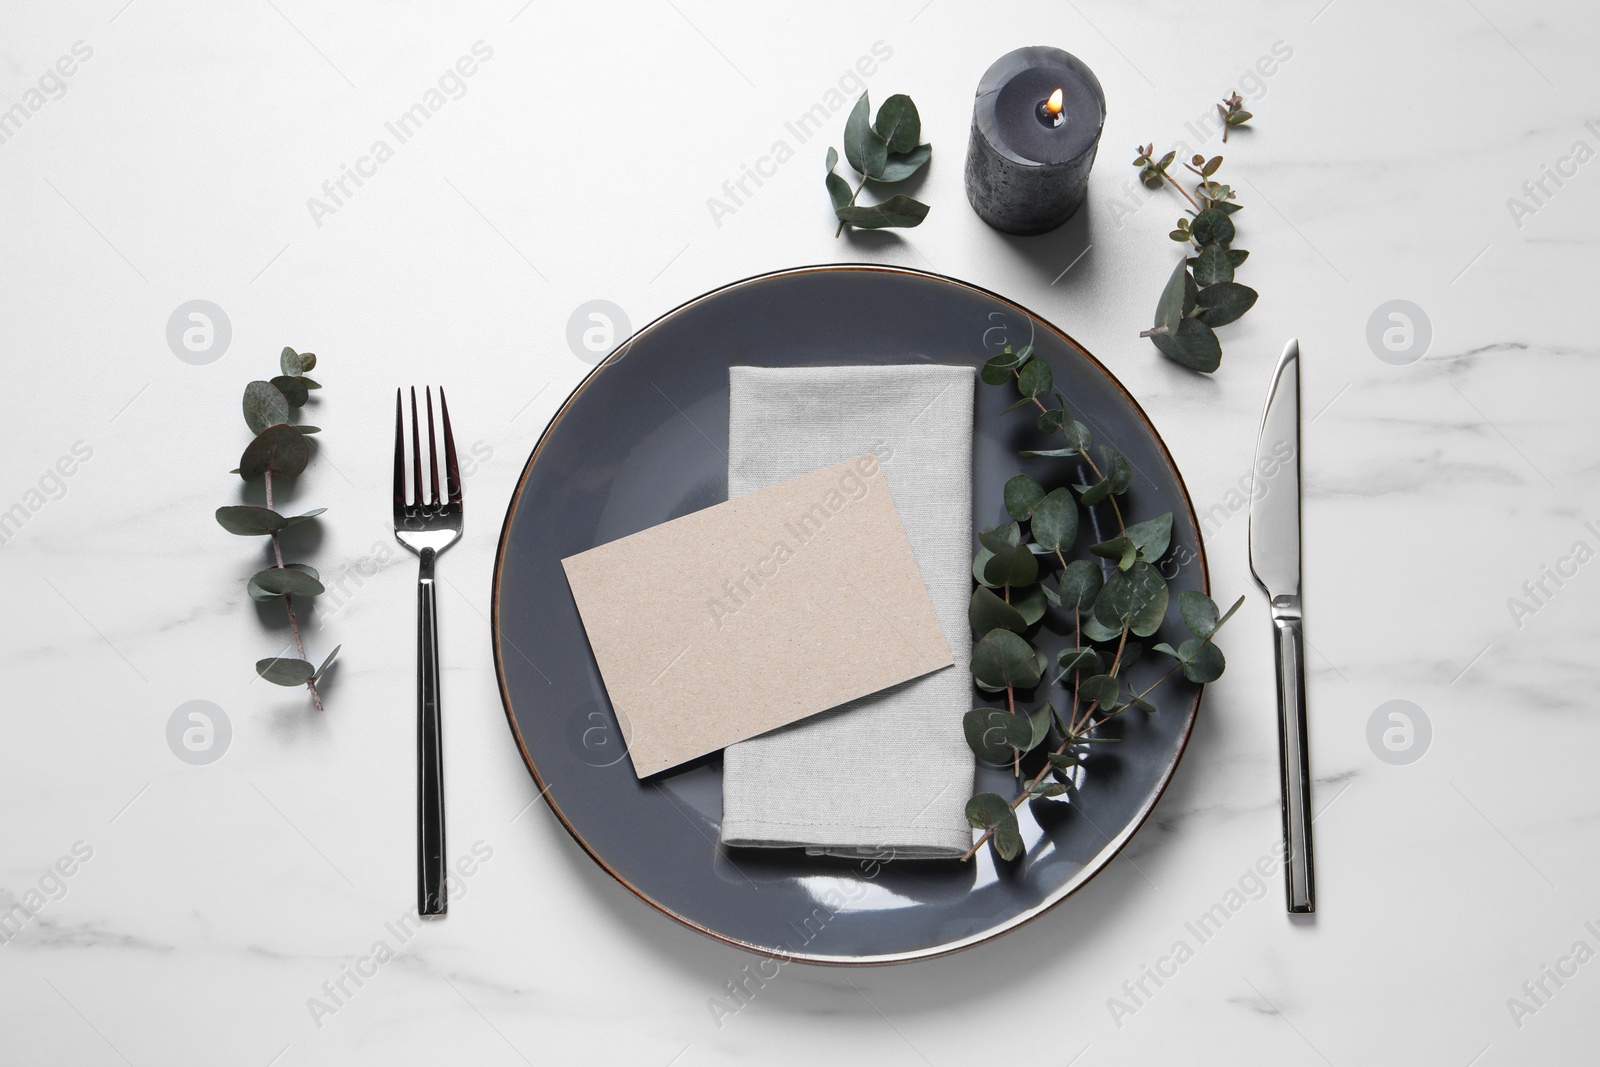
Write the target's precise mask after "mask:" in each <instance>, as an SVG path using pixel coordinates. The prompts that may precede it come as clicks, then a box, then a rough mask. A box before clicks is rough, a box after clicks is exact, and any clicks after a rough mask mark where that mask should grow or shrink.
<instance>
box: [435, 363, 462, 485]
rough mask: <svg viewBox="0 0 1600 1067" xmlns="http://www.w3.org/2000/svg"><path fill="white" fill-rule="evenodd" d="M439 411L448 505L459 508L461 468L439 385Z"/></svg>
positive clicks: (442, 387) (447, 406)
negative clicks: (457, 460) (441, 416)
mask: <svg viewBox="0 0 1600 1067" xmlns="http://www.w3.org/2000/svg"><path fill="white" fill-rule="evenodd" d="M439 413H440V414H442V415H443V416H444V477H445V488H446V489H448V490H449V491H450V506H451V507H452V508H454V509H455V510H457V511H460V510H461V470H460V468H459V467H458V466H457V465H456V437H455V434H453V433H451V432H450V405H449V404H446V403H445V402H444V386H442V385H441V386H439Z"/></svg>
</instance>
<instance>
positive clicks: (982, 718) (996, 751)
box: [961, 708, 1033, 767]
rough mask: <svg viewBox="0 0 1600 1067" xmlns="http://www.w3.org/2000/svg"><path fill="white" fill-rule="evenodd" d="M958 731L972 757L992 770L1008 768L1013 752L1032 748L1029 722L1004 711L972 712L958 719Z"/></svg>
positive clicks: (981, 709) (997, 709)
mask: <svg viewBox="0 0 1600 1067" xmlns="http://www.w3.org/2000/svg"><path fill="white" fill-rule="evenodd" d="M961 731H962V733H963V734H964V735H965V736H966V739H967V747H968V748H970V749H972V752H973V755H975V756H977V757H978V758H979V759H980V760H982V761H983V762H985V763H988V764H991V765H993V766H996V767H999V766H1004V765H1007V764H1010V763H1011V761H1012V760H1013V759H1014V758H1015V757H1016V753H1017V752H1020V751H1025V750H1027V749H1028V748H1031V747H1032V746H1031V745H1030V744H1029V741H1030V739H1031V738H1032V736H1033V727H1032V725H1031V723H1030V722H1029V720H1028V719H1026V718H1025V717H1023V716H1021V715H1013V714H1012V713H1011V712H1009V711H1007V710H1005V709H1004V708H973V709H972V710H971V711H969V712H967V713H966V715H964V716H962V719H961Z"/></svg>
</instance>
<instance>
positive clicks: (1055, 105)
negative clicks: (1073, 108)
mask: <svg viewBox="0 0 1600 1067" xmlns="http://www.w3.org/2000/svg"><path fill="white" fill-rule="evenodd" d="M1044 106H1045V107H1047V108H1049V109H1050V114H1052V115H1059V114H1061V90H1060V89H1057V90H1056V91H1055V92H1053V93H1051V94H1050V99H1048V100H1046V101H1045V102H1044Z"/></svg>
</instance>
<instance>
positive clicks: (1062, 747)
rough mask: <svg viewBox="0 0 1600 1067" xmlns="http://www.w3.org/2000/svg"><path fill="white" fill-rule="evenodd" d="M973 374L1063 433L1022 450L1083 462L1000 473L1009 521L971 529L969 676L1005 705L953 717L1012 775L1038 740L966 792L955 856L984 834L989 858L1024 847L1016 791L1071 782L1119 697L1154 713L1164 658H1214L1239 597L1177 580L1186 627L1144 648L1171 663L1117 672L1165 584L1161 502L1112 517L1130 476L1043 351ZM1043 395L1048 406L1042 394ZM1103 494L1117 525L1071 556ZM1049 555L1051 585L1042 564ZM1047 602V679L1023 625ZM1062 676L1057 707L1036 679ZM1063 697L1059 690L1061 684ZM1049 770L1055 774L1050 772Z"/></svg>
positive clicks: (1203, 675)
mask: <svg viewBox="0 0 1600 1067" xmlns="http://www.w3.org/2000/svg"><path fill="white" fill-rule="evenodd" d="M983 380H984V382H985V383H987V384H989V385H997V386H998V385H1009V386H1011V387H1013V388H1015V389H1016V390H1017V392H1018V394H1020V397H1021V399H1019V400H1018V401H1017V402H1016V403H1015V404H1013V405H1012V410H1015V409H1017V408H1021V407H1026V406H1029V405H1031V406H1032V407H1033V408H1034V409H1035V410H1036V411H1037V412H1038V414H1037V417H1036V419H1037V428H1038V430H1039V431H1040V432H1042V433H1046V434H1050V435H1054V434H1056V433H1059V434H1061V435H1062V437H1063V438H1064V444H1063V447H1060V448H1040V449H1029V450H1027V451H1024V452H1022V453H1021V455H1022V456H1024V457H1033V458H1040V457H1053V458H1061V459H1071V460H1078V459H1081V460H1082V461H1083V467H1080V468H1078V470H1079V473H1080V475H1081V473H1082V471H1083V469H1085V468H1086V469H1087V470H1088V471H1089V475H1090V480H1089V481H1087V482H1085V483H1081V484H1077V485H1072V486H1059V487H1056V488H1054V489H1049V490H1046V488H1045V486H1043V485H1041V484H1039V482H1037V481H1035V480H1034V479H1033V478H1032V477H1031V476H1029V475H1026V474H1018V475H1015V476H1014V477H1012V478H1011V479H1009V480H1008V481H1007V482H1006V485H1005V507H1006V512H1007V514H1008V515H1009V516H1010V518H1011V520H1012V521H1011V522H1009V523H1006V524H1004V525H1001V526H997V527H995V528H994V529H992V530H985V531H983V532H982V533H980V534H979V535H978V540H979V542H980V545H981V547H980V548H979V550H978V554H977V556H976V557H975V558H974V559H973V563H972V572H973V577H974V578H975V579H976V581H977V587H976V588H975V589H974V590H973V593H972V601H971V603H970V604H969V606H968V612H967V615H968V621H969V622H970V624H971V627H972V632H973V634H974V636H975V637H977V639H978V640H977V642H976V644H975V645H974V646H973V652H972V676H973V681H974V682H975V683H976V684H977V686H978V687H979V688H980V689H982V690H984V691H985V692H987V693H991V694H995V695H998V694H1000V693H1004V694H1005V707H1004V708H995V707H980V708H975V709H973V710H972V711H970V712H968V713H967V715H966V717H965V719H964V720H963V723H962V726H963V730H964V731H965V733H966V737H967V742H968V744H969V745H970V746H971V748H972V750H973V752H974V753H975V754H976V755H977V756H978V758H979V759H980V760H982V761H983V762H984V763H986V764H988V765H990V766H995V767H999V766H1004V765H1005V764H1010V767H1011V773H1012V777H1013V778H1014V779H1016V780H1019V781H1021V780H1022V778H1023V775H1022V758H1023V756H1024V755H1026V754H1028V753H1033V752H1038V753H1042V754H1043V755H1044V757H1045V758H1044V761H1043V764H1042V765H1041V766H1040V767H1039V768H1038V770H1037V771H1036V772H1034V773H1033V774H1032V775H1031V776H1030V777H1028V778H1027V780H1026V781H1025V783H1024V784H1023V786H1022V788H1021V790H1020V791H1019V792H1017V793H1016V794H1015V795H1013V796H1011V797H1009V798H1007V797H1003V796H1001V795H1000V794H998V793H993V792H980V793H978V794H977V795H975V796H973V797H972V799H971V800H969V801H968V802H967V812H966V814H967V821H968V822H970V823H971V824H972V825H973V826H974V827H975V828H977V829H979V830H981V831H982V833H981V834H980V835H979V837H978V840H977V841H976V842H974V844H973V846H972V848H971V849H969V850H968V851H967V853H966V857H964V858H971V857H972V856H973V855H975V854H976V853H977V851H978V850H979V849H980V848H982V847H983V845H984V844H986V843H991V842H992V843H993V845H994V848H995V851H996V852H997V853H998V854H999V856H1000V858H1002V859H1007V860H1009V859H1013V858H1015V857H1016V856H1017V855H1018V854H1020V852H1021V850H1022V836H1021V830H1020V826H1019V824H1018V821H1017V814H1016V813H1017V810H1018V809H1019V808H1020V807H1021V806H1022V804H1023V802H1024V801H1027V800H1035V799H1038V800H1043V799H1050V798H1059V797H1061V796H1064V795H1066V794H1067V793H1068V792H1069V791H1070V790H1071V789H1072V788H1073V787H1074V786H1075V784H1076V782H1077V779H1076V777H1075V776H1074V775H1073V771H1074V769H1075V768H1076V766H1077V764H1076V763H1075V762H1074V760H1075V759H1081V758H1082V757H1081V756H1078V757H1069V756H1068V753H1069V752H1071V751H1072V750H1073V749H1074V748H1076V747H1078V746H1085V745H1090V744H1095V743H1099V742H1103V741H1114V740H1117V739H1116V738H1103V737H1097V736H1095V732H1096V731H1097V730H1099V728H1100V727H1102V726H1104V725H1105V724H1106V723H1107V722H1109V721H1110V720H1111V719H1113V718H1115V717H1116V716H1118V715H1120V714H1122V713H1123V712H1124V711H1126V710H1127V709H1128V708H1138V709H1140V710H1141V711H1144V712H1146V713H1152V714H1153V713H1155V712H1156V707H1155V705H1153V704H1151V703H1150V702H1149V700H1148V699H1147V698H1148V696H1149V695H1150V693H1151V692H1152V691H1153V690H1154V689H1155V688H1156V687H1157V686H1159V685H1160V684H1161V683H1162V682H1163V681H1165V680H1166V679H1167V678H1170V677H1171V676H1172V675H1173V674H1175V673H1176V672H1178V671H1180V670H1181V671H1182V672H1183V674H1184V677H1186V678H1187V679H1188V680H1190V681H1191V682H1195V683H1197V684H1204V683H1206V682H1209V681H1213V680H1215V679H1216V678H1217V677H1219V676H1220V675H1221V674H1222V671H1223V669H1224V666H1225V661H1224V660H1223V658H1222V653H1221V652H1220V651H1219V650H1218V649H1217V648H1216V646H1215V644H1214V643H1213V641H1212V636H1213V635H1214V634H1215V632H1216V630H1217V629H1219V628H1220V627H1221V625H1222V624H1223V623H1224V622H1226V621H1227V620H1228V618H1229V617H1231V616H1232V614H1233V612H1234V611H1236V610H1237V609H1238V606H1239V605H1238V604H1237V603H1236V604H1235V605H1234V606H1233V607H1232V608H1230V609H1229V611H1228V613H1227V614H1226V615H1220V616H1219V613H1218V611H1217V606H1216V604H1215V603H1213V602H1212V600H1211V598H1210V597H1208V596H1207V595H1206V594H1204V593H1202V592H1199V591H1197V590H1185V591H1183V592H1181V593H1180V594H1178V598H1177V599H1178V607H1179V609H1180V614H1181V615H1182V617H1183V622H1184V625H1185V626H1186V627H1187V628H1188V630H1189V633H1190V637H1189V638H1188V639H1186V640H1185V641H1184V642H1183V644H1182V645H1181V646H1180V647H1179V648H1173V647H1172V646H1171V645H1170V644H1168V643H1166V642H1161V643H1159V644H1157V645H1155V646H1154V651H1155V652H1158V653H1161V654H1163V655H1168V656H1171V657H1172V658H1173V659H1174V660H1175V661H1176V662H1175V664H1174V666H1173V667H1172V668H1171V669H1170V670H1168V671H1167V672H1166V673H1165V674H1163V675H1162V676H1161V678H1160V679H1159V680H1158V681H1157V682H1156V683H1154V684H1153V685H1150V686H1147V687H1146V688H1145V689H1144V690H1143V691H1141V692H1134V691H1133V690H1131V689H1130V688H1128V687H1127V686H1126V685H1125V684H1124V682H1123V680H1122V677H1121V676H1122V673H1123V672H1124V671H1125V670H1126V669H1127V667H1128V666H1129V665H1130V664H1132V663H1133V662H1135V661H1136V660H1137V659H1138V658H1139V657H1140V656H1141V655H1142V654H1143V653H1144V647H1143V645H1142V644H1140V643H1139V642H1138V641H1136V640H1134V639H1135V638H1147V637H1151V636H1154V635H1155V634H1156V633H1157V632H1158V631H1159V630H1160V629H1161V628H1162V626H1163V625H1164V624H1165V620H1166V615H1167V610H1168V606H1169V603H1170V597H1171V593H1170V592H1169V590H1168V587H1167V582H1166V580H1165V579H1164V578H1163V577H1162V575H1161V573H1160V571H1159V570H1157V568H1156V566H1155V564H1157V563H1159V562H1160V561H1161V560H1162V559H1163V558H1165V556H1166V554H1167V551H1168V549H1169V547H1170V546H1171V541H1172V514H1171V513H1170V512H1168V513H1166V514H1163V515H1158V516H1156V517H1155V518H1151V519H1145V520H1143V521H1141V522H1135V523H1128V522H1126V521H1125V520H1124V510H1123V508H1122V506H1121V505H1120V504H1119V503H1118V497H1120V496H1121V495H1122V494H1124V493H1126V492H1127V491H1128V489H1129V486H1130V484H1131V482H1132V473H1131V468H1130V467H1129V465H1128V462H1127V460H1126V459H1125V458H1124V457H1123V456H1122V455H1121V454H1120V453H1119V452H1117V451H1116V450H1115V449H1113V448H1110V447H1109V446H1105V445H1102V446H1101V447H1100V450H1099V451H1100V455H1101V457H1102V460H1103V462H1102V463H1096V462H1095V460H1094V458H1093V456H1092V449H1093V435H1092V434H1091V433H1090V431H1089V428H1088V427H1087V426H1085V425H1083V424H1082V423H1081V422H1079V421H1078V420H1077V419H1076V418H1074V417H1073V416H1072V415H1071V414H1070V413H1069V412H1068V410H1067V405H1066V399H1065V398H1064V397H1063V396H1062V395H1061V394H1060V393H1059V392H1057V391H1056V389H1055V385H1054V377H1053V375H1052V373H1051V370H1050V367H1049V365H1048V364H1047V363H1046V362H1044V361H1043V360H1041V359H1037V358H1035V357H1034V355H1033V351H1032V349H1031V347H1029V348H1023V349H1021V350H1019V351H1015V352H1013V351H1012V350H1011V348H1010V347H1009V346H1008V347H1007V348H1006V349H1005V350H1004V351H1003V352H1001V353H1000V354H999V355H997V356H994V357H993V358H991V359H990V360H989V361H988V362H987V363H985V365H984V368H983ZM1049 399H1054V400H1055V401H1056V403H1057V405H1059V406H1050V405H1049V404H1047V402H1046V401H1047V400H1049ZM1103 502H1109V503H1110V504H1111V506H1112V508H1113V510H1114V513H1115V514H1116V517H1117V533H1116V535H1115V536H1113V537H1111V538H1109V539H1108V540H1105V541H1101V542H1099V543H1098V544H1094V545H1091V546H1089V553H1090V555H1091V556H1093V557H1098V559H1099V562H1095V561H1091V560H1090V559H1069V553H1070V552H1071V551H1072V550H1073V549H1074V548H1075V547H1076V545H1077V540H1078V533H1079V530H1080V527H1081V525H1082V522H1081V514H1082V513H1083V512H1085V511H1086V510H1087V509H1090V508H1093V507H1094V506H1095V505H1097V504H1100V503H1103ZM1041 560H1044V561H1045V563H1044V565H1043V566H1041V562H1040V561H1041ZM1057 565H1059V570H1058V571H1056V572H1055V574H1054V576H1053V577H1054V584H1053V585H1052V584H1050V582H1048V581H1046V580H1045V579H1046V578H1049V577H1051V576H1050V575H1047V574H1044V573H1043V571H1044V569H1045V568H1049V569H1051V570H1054V569H1055V567H1056V566H1057ZM1240 601H1241V602H1242V601H1243V598H1242V597H1241V598H1240ZM1052 608H1053V609H1056V610H1060V611H1063V612H1070V613H1071V617H1072V632H1073V642H1074V643H1073V647H1071V648H1066V649H1062V650H1061V651H1060V652H1058V653H1057V654H1056V657H1055V660H1056V666H1057V668H1058V669H1059V671H1060V673H1059V674H1057V675H1056V677H1055V678H1053V679H1051V680H1050V681H1048V682H1046V680H1045V677H1044V676H1045V672H1046V667H1047V666H1048V662H1049V661H1048V658H1047V657H1046V656H1045V655H1044V654H1043V653H1042V652H1041V651H1040V650H1039V649H1037V648H1036V647H1035V646H1034V644H1033V640H1032V638H1033V635H1034V634H1036V632H1037V628H1038V627H1039V625H1040V624H1041V622H1042V620H1043V618H1044V616H1045V615H1046V614H1047V613H1048V612H1049V611H1050V610H1051V609H1052ZM1069 678H1070V684H1069V685H1068V687H1067V692H1070V704H1069V705H1068V706H1067V708H1066V711H1065V714H1063V713H1062V712H1060V711H1057V710H1056V707H1055V704H1054V703H1053V702H1052V701H1051V700H1049V699H1047V696H1048V689H1049V688H1050V687H1054V686H1056V685H1058V684H1060V683H1062V682H1063V681H1066V680H1068V679H1069ZM1041 689H1043V690H1044V691H1043V692H1040V693H1039V697H1040V698H1041V701H1042V702H1041V703H1040V704H1039V705H1038V706H1037V707H1036V708H1035V709H1034V710H1032V711H1026V710H1024V709H1022V708H1019V707H1018V698H1019V694H1020V695H1026V694H1027V693H1029V692H1035V691H1038V690H1041ZM1063 699H1068V698H1067V697H1066V693H1063ZM1052 774H1053V775H1054V776H1055V778H1056V780H1055V781H1051V780H1049V776H1051V775H1052Z"/></svg>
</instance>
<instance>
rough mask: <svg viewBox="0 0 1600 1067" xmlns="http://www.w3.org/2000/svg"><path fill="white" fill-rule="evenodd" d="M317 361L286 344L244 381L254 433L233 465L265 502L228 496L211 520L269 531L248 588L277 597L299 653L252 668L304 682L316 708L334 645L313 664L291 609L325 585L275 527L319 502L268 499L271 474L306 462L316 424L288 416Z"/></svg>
mask: <svg viewBox="0 0 1600 1067" xmlns="http://www.w3.org/2000/svg"><path fill="white" fill-rule="evenodd" d="M316 365H317V357H316V356H315V355H314V354H313V353H310V352H296V351H295V350H294V349H292V348H285V349H284V350H283V353H282V355H281V356H279V359H278V366H279V369H280V370H281V371H282V373H281V374H279V375H277V376H276V377H274V378H272V379H271V380H270V381H254V382H251V383H250V384H249V385H246V386H245V387H244V405H243V406H244V421H245V425H247V426H249V427H250V431H251V432H252V433H254V434H255V438H254V439H253V440H252V441H251V442H250V443H249V444H248V445H246V446H245V450H244V454H243V455H242V456H240V457H239V466H238V467H236V468H235V469H234V471H233V473H234V474H237V475H238V476H239V477H240V478H243V479H244V480H245V481H246V482H254V481H257V480H259V481H261V482H262V483H263V491H264V493H265V495H266V506H265V507H258V506H256V505H253V504H233V505H230V506H228V507H221V508H218V509H217V522H218V523H219V524H220V525H221V526H222V528H223V529H224V530H227V531H228V532H229V533H232V534H239V535H240V536H242V537H260V536H262V535H265V536H267V537H270V538H271V539H272V558H273V562H274V564H275V565H274V566H271V567H267V568H265V569H264V570H260V571H257V572H256V573H255V574H253V575H251V577H250V582H249V584H248V586H247V587H246V588H247V591H248V592H249V594H250V598H251V599H252V600H257V601H269V600H278V599H280V598H281V599H282V600H283V606H284V610H286V611H287V612H288V613H289V629H290V631H291V632H293V634H294V645H295V649H296V650H297V651H298V652H299V653H300V656H299V658H298V659H292V658H284V657H279V656H272V657H268V658H267V659H262V660H258V661H257V662H256V673H257V674H259V675H260V676H261V677H263V678H265V679H266V680H267V681H269V682H272V683H274V684H276V685H285V686H295V685H304V686H305V687H306V689H307V690H308V691H309V692H310V694H311V703H312V704H313V705H315V706H316V709H317V710H318V711H321V710H322V695H321V694H320V693H318V692H317V682H318V681H320V680H321V678H322V676H323V675H324V674H325V673H326V672H327V670H328V667H329V665H330V664H332V663H333V658H334V657H335V656H337V655H338V654H339V648H338V646H335V647H334V650H333V651H332V652H330V653H328V656H327V658H326V659H324V660H323V661H322V665H321V666H320V667H314V666H312V665H311V663H310V661H309V660H307V659H306V646H305V642H304V641H303V640H302V638H301V635H300V620H299V618H298V617H297V616H296V615H295V610H294V602H295V598H296V597H313V596H318V595H320V594H321V593H322V592H323V591H324V590H323V586H322V581H321V579H320V578H319V577H318V576H317V572H316V571H315V570H313V569H312V568H311V567H309V566H307V565H306V564H304V563H285V562H284V561H283V543H282V541H281V539H280V537H279V535H280V534H281V533H282V532H283V531H284V530H287V529H290V528H292V527H295V526H298V525H299V524H301V523H303V522H310V521H312V520H314V519H316V517H317V516H318V515H321V514H322V513H323V512H324V511H326V510H327V509H326V508H315V509H313V510H311V511H307V512H304V513H303V514H300V515H280V514H278V512H276V511H274V510H273V507H272V480H273V477H274V476H276V477H278V478H294V477H298V476H299V474H300V473H301V472H302V471H304V470H305V469H306V464H307V463H309V462H310V461H311V444H310V442H309V441H307V440H306V435H307V434H313V433H317V432H319V428H318V427H316V426H309V425H306V424H305V423H291V422H290V421H289V419H290V417H291V413H292V412H293V411H295V410H298V409H299V408H302V407H304V406H305V404H306V402H307V400H308V399H309V398H310V391H311V390H313V389H321V388H322V386H320V385H318V384H317V383H316V382H314V381H312V380H311V379H310V378H308V377H306V371H308V370H311V369H312V368H313V367H315V366H316Z"/></svg>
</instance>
